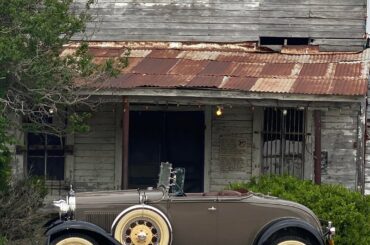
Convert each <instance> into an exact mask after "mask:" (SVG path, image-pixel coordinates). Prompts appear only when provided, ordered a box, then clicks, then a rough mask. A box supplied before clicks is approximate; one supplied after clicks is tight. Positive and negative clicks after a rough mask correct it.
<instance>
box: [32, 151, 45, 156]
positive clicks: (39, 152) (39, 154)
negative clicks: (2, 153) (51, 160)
mask: <svg viewBox="0 0 370 245" xmlns="http://www.w3.org/2000/svg"><path fill="white" fill-rule="evenodd" d="M28 156H29V157H44V156H45V151H44V150H29V151H28Z"/></svg>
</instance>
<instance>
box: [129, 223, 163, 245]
mask: <svg viewBox="0 0 370 245" xmlns="http://www.w3.org/2000/svg"><path fill="white" fill-rule="evenodd" d="M123 230H124V233H123V237H122V238H123V239H122V240H123V241H125V244H127V245H156V244H158V242H159V240H160V237H161V234H160V229H159V227H157V226H156V225H155V222H153V221H152V220H150V219H148V218H146V219H145V220H142V219H137V220H134V221H132V222H131V223H129V224H127V225H126V226H125V227H124V228H123Z"/></svg>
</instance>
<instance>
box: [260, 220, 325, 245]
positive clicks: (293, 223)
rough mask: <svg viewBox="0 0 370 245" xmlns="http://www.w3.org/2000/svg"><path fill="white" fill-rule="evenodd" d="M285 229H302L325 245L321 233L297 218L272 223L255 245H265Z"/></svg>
mask: <svg viewBox="0 0 370 245" xmlns="http://www.w3.org/2000/svg"><path fill="white" fill-rule="evenodd" d="M284 228H300V229H303V230H306V231H307V232H309V233H310V234H312V236H313V237H315V238H316V240H317V241H318V242H319V243H320V245H324V241H323V238H322V236H321V234H320V232H319V231H317V230H316V229H315V228H314V227H313V226H312V225H310V224H309V223H307V222H305V221H303V220H300V219H296V218H285V219H279V220H275V221H273V222H271V223H270V224H268V225H266V226H265V227H264V228H263V229H262V230H261V231H260V232H259V234H258V235H257V237H256V239H255V241H254V243H253V244H254V245H263V244H264V243H265V242H267V241H268V239H269V238H270V237H271V236H272V235H273V234H274V233H275V232H278V231H279V230H281V229H284Z"/></svg>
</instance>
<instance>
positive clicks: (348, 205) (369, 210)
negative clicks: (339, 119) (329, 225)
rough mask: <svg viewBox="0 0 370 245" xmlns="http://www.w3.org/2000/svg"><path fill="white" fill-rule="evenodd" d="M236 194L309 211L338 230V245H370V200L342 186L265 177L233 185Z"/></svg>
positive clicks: (285, 177) (231, 186)
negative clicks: (245, 193) (273, 198)
mask: <svg viewBox="0 0 370 245" xmlns="http://www.w3.org/2000/svg"><path fill="white" fill-rule="evenodd" d="M229 188H231V189H233V190H239V191H246V190H250V191H253V192H259V193H263V194H268V195H271V196H276V197H279V198H282V199H286V200H291V201H294V202H298V203H301V204H303V205H305V206H307V207H309V208H310V209H311V210H312V211H314V213H315V214H316V215H317V216H318V217H319V218H320V219H322V220H331V221H333V223H334V226H335V227H336V229H337V235H336V237H335V240H336V244H339V245H341V244H342V245H351V244H370V198H369V197H367V196H362V195H361V194H360V193H358V192H354V191H351V190H348V189H347V188H345V187H343V186H340V185H328V184H322V185H315V184H313V183H312V182H311V181H307V180H299V179H296V178H294V177H291V176H270V177H268V176H263V177H260V178H258V179H257V178H253V179H252V180H251V181H250V182H249V183H232V184H230V187H229Z"/></svg>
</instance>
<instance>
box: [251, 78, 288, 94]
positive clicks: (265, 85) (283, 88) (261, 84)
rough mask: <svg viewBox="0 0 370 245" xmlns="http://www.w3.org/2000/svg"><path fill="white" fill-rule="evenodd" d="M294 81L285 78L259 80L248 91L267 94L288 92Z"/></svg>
mask: <svg viewBox="0 0 370 245" xmlns="http://www.w3.org/2000/svg"><path fill="white" fill-rule="evenodd" d="M294 82H295V79H285V78H259V79H258V80H257V81H256V83H255V84H254V85H253V86H252V88H251V89H250V91H254V92H267V93H288V92H290V90H291V88H292V85H293V84H294Z"/></svg>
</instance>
